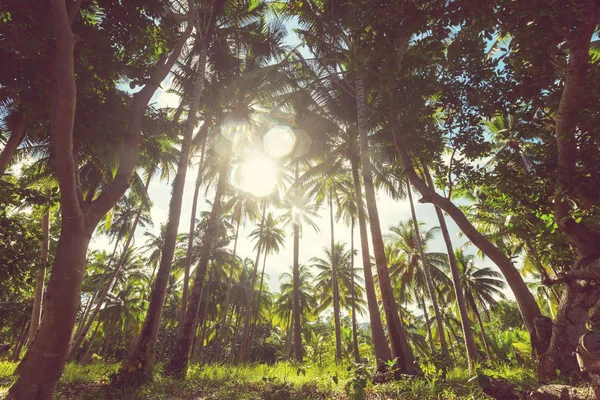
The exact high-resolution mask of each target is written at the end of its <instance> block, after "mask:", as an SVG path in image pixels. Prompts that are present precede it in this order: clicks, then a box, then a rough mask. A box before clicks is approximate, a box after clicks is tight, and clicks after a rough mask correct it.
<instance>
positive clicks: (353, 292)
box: [350, 217, 360, 363]
mask: <svg viewBox="0 0 600 400" xmlns="http://www.w3.org/2000/svg"><path fill="white" fill-rule="evenodd" d="M350 255H351V256H350V277H351V281H350V285H351V286H350V295H351V296H352V353H353V355H354V362H356V363H358V362H360V354H359V352H358V327H357V323H356V289H355V287H354V217H352V221H351V222H350Z"/></svg>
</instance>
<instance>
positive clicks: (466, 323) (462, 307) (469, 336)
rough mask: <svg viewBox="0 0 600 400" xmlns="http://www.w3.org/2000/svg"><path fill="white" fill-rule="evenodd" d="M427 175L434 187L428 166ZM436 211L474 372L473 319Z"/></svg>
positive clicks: (445, 229)
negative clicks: (468, 311)
mask: <svg viewBox="0 0 600 400" xmlns="http://www.w3.org/2000/svg"><path fill="white" fill-rule="evenodd" d="M424 170H425V177H426V179H427V182H428V184H429V186H430V187H431V188H433V187H434V186H433V180H432V179H431V175H430V174H429V170H428V168H427V167H424ZM434 208H435V213H436V214H437V217H438V221H439V223H440V229H441V231H442V236H443V238H444V243H445V244H446V252H447V253H448V261H449V264H450V272H451V274H452V285H453V287H454V295H455V296H456V302H457V303H458V311H459V314H460V324H461V327H462V331H463V337H464V341H465V348H466V350H467V360H468V367H469V372H473V364H474V363H475V362H476V361H477V347H475V338H474V337H473V328H472V327H471V320H469V314H468V313H467V304H466V302H465V296H464V293H463V290H462V283H461V282H460V275H459V272H458V265H457V264H456V258H455V257H454V248H453V247H452V240H451V239H450V233H449V232H448V226H447V225H446V219H445V218H444V214H443V213H442V210H441V209H440V208H439V207H437V206H434Z"/></svg>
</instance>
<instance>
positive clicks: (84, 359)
mask: <svg viewBox="0 0 600 400" xmlns="http://www.w3.org/2000/svg"><path fill="white" fill-rule="evenodd" d="M99 328H100V322H97V323H96V329H94V332H93V333H92V337H91V338H90V343H89V344H88V346H87V347H86V349H85V352H84V353H83V356H82V357H81V362H82V363H83V364H87V363H88V361H89V358H90V356H89V354H90V351H91V350H92V346H93V345H94V340H96V335H97V334H98V330H99Z"/></svg>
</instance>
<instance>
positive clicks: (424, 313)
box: [420, 296, 435, 355]
mask: <svg viewBox="0 0 600 400" xmlns="http://www.w3.org/2000/svg"><path fill="white" fill-rule="evenodd" d="M420 298H421V308H422V309H423V317H424V318H425V327H426V328H427V335H428V336H429V347H430V348H431V354H432V355H435V346H434V344H433V333H432V332H431V325H429V313H428V312H427V304H425V296H420Z"/></svg>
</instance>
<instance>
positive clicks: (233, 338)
mask: <svg viewBox="0 0 600 400" xmlns="http://www.w3.org/2000/svg"><path fill="white" fill-rule="evenodd" d="M239 329H240V308H239V307H238V310H237V313H236V316H235V327H234V328H233V335H232V336H231V357H230V363H231V364H234V363H235V359H236V356H235V346H236V342H237V334H238V331H239Z"/></svg>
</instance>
